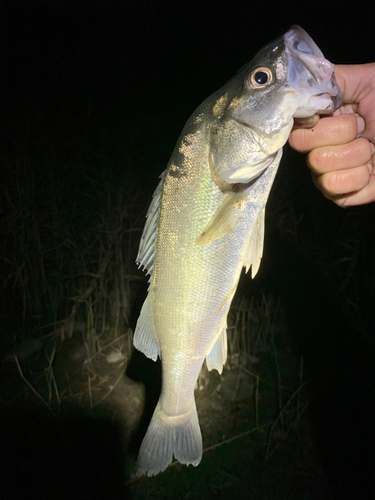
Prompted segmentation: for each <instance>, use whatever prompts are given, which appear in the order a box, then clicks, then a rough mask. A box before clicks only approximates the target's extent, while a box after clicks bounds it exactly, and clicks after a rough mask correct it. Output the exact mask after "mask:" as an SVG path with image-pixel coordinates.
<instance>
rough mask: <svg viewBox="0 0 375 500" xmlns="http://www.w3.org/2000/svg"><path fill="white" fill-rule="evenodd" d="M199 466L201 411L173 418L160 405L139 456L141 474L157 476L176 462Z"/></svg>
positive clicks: (139, 471) (194, 410) (194, 408)
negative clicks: (199, 420) (199, 417)
mask: <svg viewBox="0 0 375 500" xmlns="http://www.w3.org/2000/svg"><path fill="white" fill-rule="evenodd" d="M173 455H174V457H175V459H176V460H178V461H179V462H181V463H182V464H186V465H189V464H192V465H194V466H195V467H196V466H197V465H198V464H199V462H200V461H201V460H202V435H201V431H200V428H199V422H198V415H197V410H196V407H195V404H194V407H193V409H192V411H191V413H189V414H184V415H179V416H176V417H170V416H168V415H167V414H165V413H164V412H163V411H162V409H161V405H160V402H159V403H158V404H157V406H156V408H155V411H154V414H153V416H152V419H151V422H150V425H149V427H148V429H147V433H146V435H145V437H144V439H143V442H142V444H141V448H140V450H139V455H138V463H137V474H138V475H139V476H141V475H143V474H147V475H148V476H154V475H156V474H158V473H159V472H162V471H163V470H165V469H166V468H167V467H168V465H169V464H170V463H171V462H172V460H173Z"/></svg>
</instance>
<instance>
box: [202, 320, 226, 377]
mask: <svg viewBox="0 0 375 500" xmlns="http://www.w3.org/2000/svg"><path fill="white" fill-rule="evenodd" d="M227 349H228V341H227V324H226V323H225V325H224V328H223V329H222V331H221V333H220V335H219V337H218V338H217V340H216V342H215V343H214V345H213V347H212V349H211V351H210V352H209V353H208V354H207V356H206V363H207V368H208V369H209V370H212V369H213V368H215V369H216V370H217V371H218V372H219V373H221V372H222V371H223V366H224V365H225V362H226V360H227Z"/></svg>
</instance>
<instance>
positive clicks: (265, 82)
mask: <svg viewBox="0 0 375 500" xmlns="http://www.w3.org/2000/svg"><path fill="white" fill-rule="evenodd" d="M272 82H273V74H272V71H271V70H270V69H269V68H267V67H266V66H261V67H258V68H255V69H253V70H252V71H251V73H250V74H249V75H248V76H247V78H246V84H247V86H248V87H250V88H251V89H264V88H265V87H268V86H269V85H271V83H272Z"/></svg>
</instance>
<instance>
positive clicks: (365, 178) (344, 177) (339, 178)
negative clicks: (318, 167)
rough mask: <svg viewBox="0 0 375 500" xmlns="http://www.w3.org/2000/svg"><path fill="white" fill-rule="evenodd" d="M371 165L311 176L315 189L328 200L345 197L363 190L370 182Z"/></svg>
mask: <svg viewBox="0 0 375 500" xmlns="http://www.w3.org/2000/svg"><path fill="white" fill-rule="evenodd" d="M371 169H372V165H371V164H369V165H361V166H360V167H356V168H348V169H346V170H335V171H334V172H328V173H326V174H323V175H316V174H313V181H314V184H315V185H316V187H317V188H318V189H319V190H320V191H321V192H322V193H323V194H324V196H325V197H326V198H328V199H335V198H337V197H338V196H343V195H347V194H348V193H353V192H356V191H360V190H361V189H363V188H364V187H365V186H366V185H367V184H368V183H369V181H370V176H371V173H370V170H371Z"/></svg>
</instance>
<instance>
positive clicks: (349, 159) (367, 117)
mask: <svg viewBox="0 0 375 500" xmlns="http://www.w3.org/2000/svg"><path fill="white" fill-rule="evenodd" d="M335 75H336V79H337V83H338V84H339V86H340V88H341V90H342V94H343V98H344V104H343V106H341V108H340V109H338V110H337V111H336V112H335V113H334V115H333V116H329V117H324V118H321V119H319V120H318V117H316V119H315V120H312V122H311V124H310V127H311V128H306V127H304V128H298V124H297V125H296V128H294V129H293V130H292V132H291V134H290V137H289V143H290V145H291V146H292V148H293V149H295V150H296V151H299V152H301V153H307V152H309V154H308V156H307V164H308V166H309V167H310V169H311V171H312V178H313V181H314V184H315V185H316V187H317V188H318V189H319V190H320V191H322V193H323V194H324V196H325V197H326V198H328V199H330V200H332V201H333V202H334V203H336V204H337V205H339V206H341V207H348V206H353V205H364V204H366V203H371V202H372V201H375V170H373V166H374V165H375V161H374V156H373V155H374V151H375V147H374V144H375V63H370V64H357V65H337V66H335ZM317 120H318V121H317Z"/></svg>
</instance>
